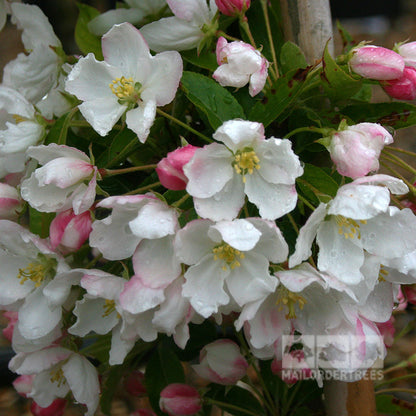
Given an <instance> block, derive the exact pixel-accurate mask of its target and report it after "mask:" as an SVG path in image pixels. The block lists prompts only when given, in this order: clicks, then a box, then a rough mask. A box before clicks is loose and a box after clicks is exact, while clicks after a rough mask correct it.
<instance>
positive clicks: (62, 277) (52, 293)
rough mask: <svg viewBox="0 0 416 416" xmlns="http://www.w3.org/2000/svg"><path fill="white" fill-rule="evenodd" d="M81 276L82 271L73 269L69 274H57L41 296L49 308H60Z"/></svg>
mask: <svg viewBox="0 0 416 416" xmlns="http://www.w3.org/2000/svg"><path fill="white" fill-rule="evenodd" d="M82 276H83V271H82V270H80V269H73V270H71V271H69V272H62V273H57V274H56V275H55V277H54V278H53V280H51V281H50V282H49V283H48V284H47V285H46V286H45V287H44V288H43V295H44V296H45V297H46V298H47V300H48V303H49V305H50V306H51V307H55V306H61V305H63V304H64V302H65V301H66V299H67V298H68V296H69V293H70V291H71V287H72V286H73V285H78V284H79V282H80V281H81V278H82Z"/></svg>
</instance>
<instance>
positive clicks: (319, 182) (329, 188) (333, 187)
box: [299, 163, 338, 198]
mask: <svg viewBox="0 0 416 416" xmlns="http://www.w3.org/2000/svg"><path fill="white" fill-rule="evenodd" d="M299 183H303V184H305V185H306V186H310V187H311V189H312V190H313V191H314V192H316V191H318V192H319V194H323V195H328V196H332V197H334V196H335V195H336V193H337V192H338V184H337V183H336V182H335V180H334V179H333V178H332V177H331V176H329V175H328V174H327V173H326V172H325V171H324V170H323V169H321V168H319V167H317V166H314V165H311V164H309V163H305V166H304V173H303V175H302V176H301V178H299ZM319 194H318V195H316V194H315V195H316V196H317V197H318V198H319V196H320V195H319Z"/></svg>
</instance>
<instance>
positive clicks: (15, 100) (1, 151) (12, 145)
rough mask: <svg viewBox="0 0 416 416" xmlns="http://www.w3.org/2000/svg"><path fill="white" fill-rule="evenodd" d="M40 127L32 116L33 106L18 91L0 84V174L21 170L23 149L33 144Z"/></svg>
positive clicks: (41, 128)
mask: <svg viewBox="0 0 416 416" xmlns="http://www.w3.org/2000/svg"><path fill="white" fill-rule="evenodd" d="M43 135H44V128H43V127H42V126H40V125H39V123H37V122H36V120H35V109H34V107H33V105H32V104H30V103H29V101H27V100H26V98H24V97H23V95H21V94H20V93H19V92H18V91H16V90H14V89H12V88H9V87H6V86H4V85H1V86H0V177H4V176H6V175H7V174H9V173H17V172H23V170H24V169H25V164H26V161H27V159H28V157H27V156H26V150H27V149H28V147H29V146H34V145H37V144H38V143H39V142H40V141H41V140H42V137H43Z"/></svg>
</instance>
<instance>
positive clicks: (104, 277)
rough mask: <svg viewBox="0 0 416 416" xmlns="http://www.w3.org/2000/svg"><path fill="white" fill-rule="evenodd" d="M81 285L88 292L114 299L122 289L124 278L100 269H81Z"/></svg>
mask: <svg viewBox="0 0 416 416" xmlns="http://www.w3.org/2000/svg"><path fill="white" fill-rule="evenodd" d="M83 273H84V275H83V276H82V279H81V287H83V288H84V289H85V290H86V291H87V293H88V294H90V295H91V296H95V297H100V298H104V299H111V300H116V299H117V298H118V296H119V294H120V292H121V291H122V290H123V287H124V283H125V282H126V281H125V279H123V278H121V277H118V276H114V275H112V274H110V273H107V272H104V271H102V270H83Z"/></svg>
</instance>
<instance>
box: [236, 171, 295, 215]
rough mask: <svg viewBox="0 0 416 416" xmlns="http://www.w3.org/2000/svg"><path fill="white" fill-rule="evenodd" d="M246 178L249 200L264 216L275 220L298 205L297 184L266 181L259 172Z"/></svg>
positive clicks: (245, 188) (246, 190)
mask: <svg viewBox="0 0 416 416" xmlns="http://www.w3.org/2000/svg"><path fill="white" fill-rule="evenodd" d="M245 178H246V183H245V187H244V190H245V193H246V195H247V197H248V200H249V201H250V202H251V203H253V204H254V205H256V207H257V208H258V209H259V212H260V216H261V217H262V218H265V219H268V220H275V219H276V218H280V217H282V216H283V215H285V214H287V213H288V212H290V211H292V210H293V209H294V208H295V207H296V202H297V200H298V194H297V192H296V188H295V185H280V184H274V183H270V182H266V181H265V180H264V179H263V178H262V177H261V176H260V174H258V173H257V172H254V173H253V174H252V175H247V176H246V177H245Z"/></svg>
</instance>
